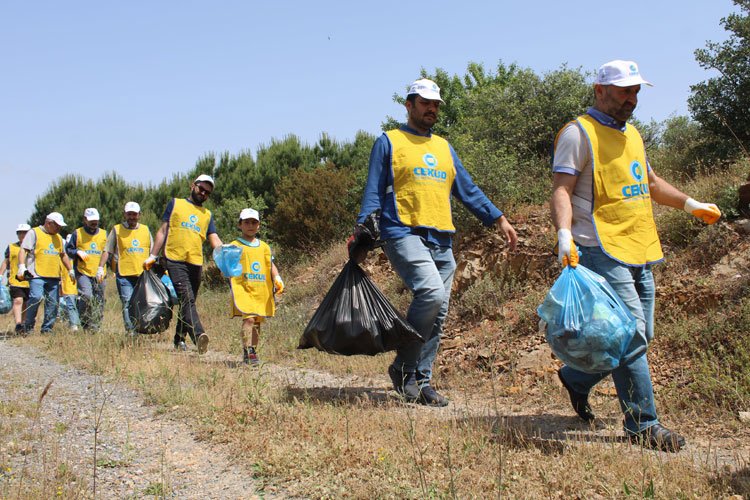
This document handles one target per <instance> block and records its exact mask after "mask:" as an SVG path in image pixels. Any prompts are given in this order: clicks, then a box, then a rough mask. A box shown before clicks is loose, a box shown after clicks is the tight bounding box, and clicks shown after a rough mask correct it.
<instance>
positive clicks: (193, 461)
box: [0, 342, 269, 499]
mask: <svg viewBox="0 0 750 500" xmlns="http://www.w3.org/2000/svg"><path fill="white" fill-rule="evenodd" d="M0 367H1V368H2V377H0V401H1V402H2V403H3V405H4V407H5V408H9V407H12V406H13V405H19V406H18V411H17V412H10V413H12V418H13V420H14V424H15V428H16V429H17V430H19V431H22V430H24V429H25V432H21V435H17V436H16V439H15V440H14V441H9V442H5V443H2V448H1V449H0V460H2V461H3V463H4V464H6V465H4V471H5V473H6V475H9V474H11V473H12V472H13V471H16V472H20V471H22V470H23V469H24V468H26V469H27V471H28V472H30V473H31V474H30V475H31V476H33V477H37V478H39V477H50V476H49V474H57V475H60V474H61V473H64V474H66V475H67V476H68V477H69V479H70V481H71V482H72V484H71V488H72V490H71V491H66V492H62V491H58V493H59V494H60V495H61V496H65V497H68V498H69V497H74V496H85V497H90V496H92V494H93V491H94V490H93V487H94V466H93V464H94V435H95V430H96V434H97V436H96V437H97V442H98V444H97V447H96V449H97V459H96V461H97V467H96V497H97V498H141V497H144V496H150V495H155V496H164V497H172V498H186V499H192V498H195V499H198V498H200V499H207V498H255V497H257V495H256V485H255V484H254V482H253V480H252V477H251V474H250V473H249V471H248V470H246V469H245V468H244V467H242V466H241V465H239V464H234V463H232V462H231V461H230V460H229V459H228V458H227V454H226V453H225V452H224V451H223V450H222V448H221V447H220V446H217V445H216V444H214V443H205V442H200V441H196V439H195V438H194V437H193V435H192V433H191V430H190V427H189V426H188V425H186V424H185V423H184V422H178V421H175V420H173V419H171V418H169V417H167V416H165V415H158V414H156V413H155V407H152V406H146V405H144V403H143V400H142V398H141V397H140V396H139V395H138V394H137V393H136V392H134V391H132V390H130V389H127V388H126V387H125V386H124V384H113V383H106V382H103V381H102V379H101V378H100V377H96V376H94V375H91V374H88V373H84V372H81V371H78V370H75V369H72V368H70V367H67V366H63V365H60V364H58V363H56V362H54V361H51V360H49V359H48V358H46V357H44V356H43V355H41V354H40V353H39V352H38V351H36V350H35V349H33V348H31V347H26V346H15V345H12V344H10V343H8V342H2V343H1V344H0ZM50 382H51V385H50V386H49V389H48V390H47V392H46V395H45V396H44V398H43V400H42V403H41V406H40V407H39V408H40V411H39V416H38V420H36V412H35V408H36V407H37V404H36V402H37V401H38V400H39V397H40V395H41V394H42V392H43V391H44V388H45V386H47V384H48V383H50ZM5 413H6V415H4V416H3V418H7V413H8V412H7V411H6V412H5ZM4 423H6V424H8V423H9V421H8V420H5V421H4ZM35 436H36V437H37V438H38V439H35V440H27V439H28V438H29V437H32V438H33V437H35ZM26 443H29V444H26ZM52 469H54V470H52ZM61 469H62V471H61ZM11 491H13V487H12V486H11ZM63 493H65V494H64V495H63ZM14 496H15V495H14ZM264 497H266V498H268V497H269V495H268V494H267V493H264Z"/></svg>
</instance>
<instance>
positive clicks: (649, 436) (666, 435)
mask: <svg viewBox="0 0 750 500" xmlns="http://www.w3.org/2000/svg"><path fill="white" fill-rule="evenodd" d="M630 442H631V443H634V444H639V445H641V446H643V447H644V448H651V449H654V450H661V451H669V452H671V453H677V452H678V451H680V450H681V449H682V447H683V446H685V438H684V437H682V436H680V435H679V434H677V433H676V432H673V431H670V430H669V429H667V428H666V427H664V426H663V425H661V424H654V425H652V426H651V427H648V428H646V429H644V430H642V431H641V432H638V433H635V434H630Z"/></svg>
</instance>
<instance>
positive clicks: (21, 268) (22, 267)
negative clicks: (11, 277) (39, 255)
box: [16, 264, 26, 281]
mask: <svg viewBox="0 0 750 500" xmlns="http://www.w3.org/2000/svg"><path fill="white" fill-rule="evenodd" d="M25 274H26V264H18V272H17V273H16V279H17V280H18V281H25V280H26V276H25Z"/></svg>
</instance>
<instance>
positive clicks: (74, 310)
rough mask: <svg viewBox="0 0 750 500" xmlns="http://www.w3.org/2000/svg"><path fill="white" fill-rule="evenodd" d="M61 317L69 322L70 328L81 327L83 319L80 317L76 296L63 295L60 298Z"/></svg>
mask: <svg viewBox="0 0 750 500" xmlns="http://www.w3.org/2000/svg"><path fill="white" fill-rule="evenodd" d="M60 309H62V314H61V316H62V317H63V318H64V319H67V320H68V324H69V325H70V326H81V318H80V317H79V316H78V307H77V306H76V296H75V295H63V296H62V297H60Z"/></svg>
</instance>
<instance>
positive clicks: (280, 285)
mask: <svg viewBox="0 0 750 500" xmlns="http://www.w3.org/2000/svg"><path fill="white" fill-rule="evenodd" d="M273 285H274V287H275V289H276V290H275V292H274V293H282V292H283V291H284V280H282V279H281V276H279V275H278V274H277V275H276V277H275V278H274V279H273Z"/></svg>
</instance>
